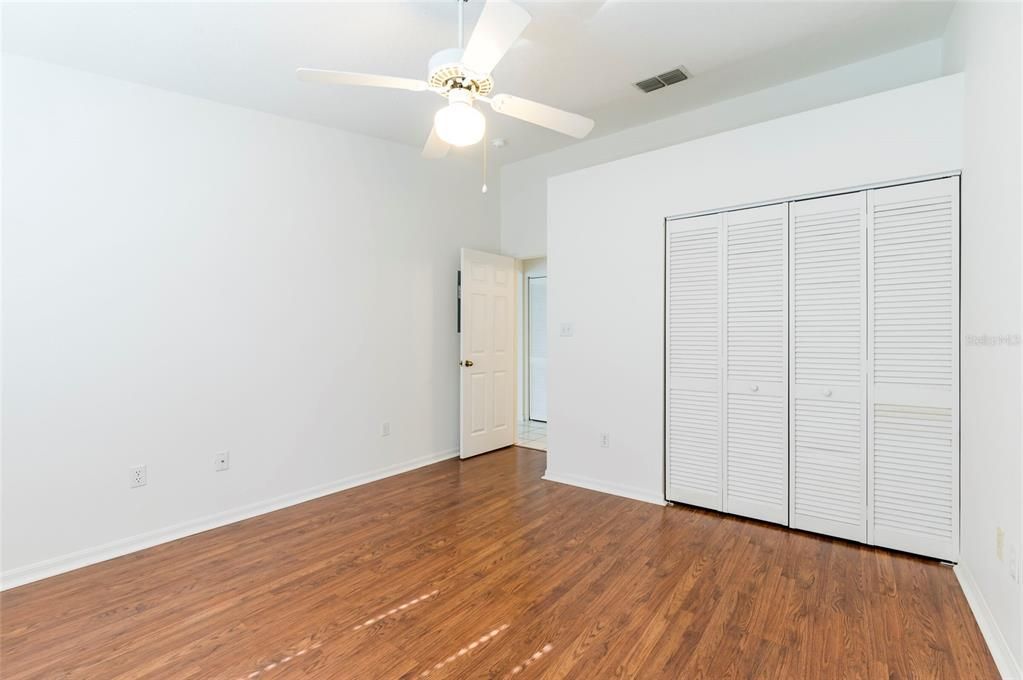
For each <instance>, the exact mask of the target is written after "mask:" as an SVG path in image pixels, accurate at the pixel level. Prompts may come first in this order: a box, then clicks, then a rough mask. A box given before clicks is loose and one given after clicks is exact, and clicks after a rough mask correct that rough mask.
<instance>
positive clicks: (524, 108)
mask: <svg viewBox="0 0 1023 680" xmlns="http://www.w3.org/2000/svg"><path fill="white" fill-rule="evenodd" d="M467 1H468V0H455V2H457V3H458V47H452V48H449V49H445V50H441V51H440V52H437V53H436V54H434V55H433V56H432V57H431V58H430V64H429V75H428V77H427V79H426V80H415V79H412V78H398V77H394V76H378V75H370V74H366V73H351V72H347V71H326V70H321V69H311V68H300V69H298V71H297V73H298V77H299V78H300V79H301V80H305V81H310V82H320V83H331V84H334V85H365V86H369V87H389V88H394V89H399V90H411V91H413V92H424V91H430V92H434V93H436V94H439V95H440V96H442V97H444V98H445V99H447V101H448V105H447V106H445V107H444V108H442V109H440V110H439V111H437V114H436V115H435V116H434V119H433V130H432V131H431V132H430V137H429V139H427V140H426V146H425V147H423V156H424V157H425V158H441V157H443V156H444V155H445V154H447V152H448V149H450V148H451V147H452V146H469V145H472V144H475V143H477V142H479V141H480V140H481V139H482V138H483V133H484V132H485V131H486V125H487V123H486V119H485V118H484V117H483V114H482V113H480V111H479V109H477V108H476V107H475V106H474V103H475V102H477V101H482V102H486V103H488V104H490V108H492V109H493V110H494V111H496V112H498V113H501V114H504V115H506V116H511V117H512V118H518V119H519V120H524V121H526V122H529V123H532V124H534V125H539V126H541V127H545V128H548V129H551V130H555V131H557V132H560V133H562V134H566V135H569V136H571V137H575V138H577V139H582V138H583V137H585V136H586V135H588V134H589V133H590V130H592V129H593V121H592V120H590V119H589V118H585V117H583V116H580V115H578V114H575V113H569V112H568V111H562V110H561V109H556V108H554V107H553V106H547V105H546V104H540V103H537V102H534V101H530V100H528V99H522V98H521V97H515V96H513V95H510V94H495V95H491V94H490V93H491V92H492V91H493V89H494V80H493V78H492V77H491V76H490V73H491V72H492V71H493V70H494V67H495V66H497V63H498V62H499V61H501V58H502V57H503V56H504V55H505V53H506V52H507V51H508V50H509V49H510V48H511V46H512V44H513V43H514V42H515V41H516V40H517V39H518V37H519V35H520V34H521V33H522V31H523V30H524V29H525V28H526V25H527V24H529V22H530V16H529V13H528V12H526V11H525V10H524V9H522V8H521V7H519V6H518V5H516V4H515V3H513V2H509V1H508V0H489V2H487V3H486V4H485V5H484V6H483V12H482V13H481V14H480V18H479V21H478V22H477V24H476V28H475V30H473V32H472V36H470V37H469V43H468V44H467V45H465V48H464V49H463V48H462V43H463V40H462V37H463V16H462V4H463V2H467Z"/></svg>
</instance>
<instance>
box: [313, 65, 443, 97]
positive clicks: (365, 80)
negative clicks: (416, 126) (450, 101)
mask: <svg viewBox="0 0 1023 680" xmlns="http://www.w3.org/2000/svg"><path fill="white" fill-rule="evenodd" d="M295 74H296V75H297V76H298V79H299V80H305V81H307V82H310V83H329V84H331V85H366V86H369V87H390V88H394V89H398V90H412V91H413V92H422V91H423V90H427V89H429V87H430V85H429V84H428V83H427V82H426V81H425V80H415V79H413V78H396V77H394V76H376V75H372V74H370V73H351V72H349V71H325V70H322V69H318V68H300V69H297V70H296V71H295Z"/></svg>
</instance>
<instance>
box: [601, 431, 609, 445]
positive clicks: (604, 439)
mask: <svg viewBox="0 0 1023 680" xmlns="http://www.w3.org/2000/svg"><path fill="white" fill-rule="evenodd" d="M610 446H611V436H610V435H609V434H608V433H607V432H601V433H600V448H602V449H606V448H608V447H610Z"/></svg>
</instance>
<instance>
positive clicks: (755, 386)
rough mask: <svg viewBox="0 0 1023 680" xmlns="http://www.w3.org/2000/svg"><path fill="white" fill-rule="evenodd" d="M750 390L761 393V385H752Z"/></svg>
mask: <svg viewBox="0 0 1023 680" xmlns="http://www.w3.org/2000/svg"><path fill="white" fill-rule="evenodd" d="M749 388H750V389H751V390H753V391H754V392H759V391H760V385H750V386H749Z"/></svg>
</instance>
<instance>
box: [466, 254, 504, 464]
mask: <svg viewBox="0 0 1023 680" xmlns="http://www.w3.org/2000/svg"><path fill="white" fill-rule="evenodd" d="M461 306H462V308H461V318H462V326H461V330H462V333H461V353H462V359H461V361H460V362H459V363H460V365H461V367H462V368H461V371H462V381H461V394H460V399H461V428H460V431H461V436H460V446H461V449H460V455H461V457H462V458H468V457H470V456H475V455H477V454H480V453H485V452H487V451H493V450H494V449H499V448H502V447H504V446H511V445H512V444H513V443H514V442H515V260H514V259H512V258H510V257H505V256H503V255H494V254H492V253H483V252H480V251H478V250H469V249H467V248H463V249H462V296H461Z"/></svg>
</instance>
